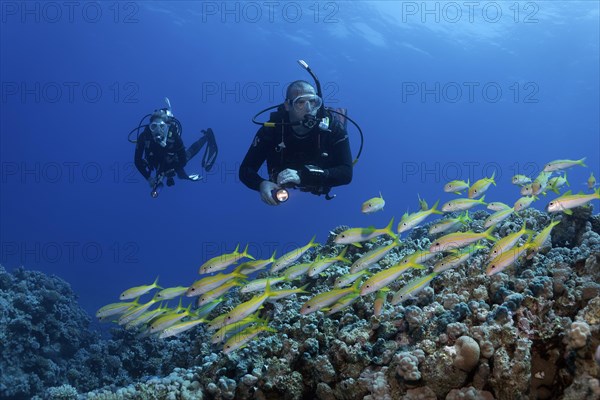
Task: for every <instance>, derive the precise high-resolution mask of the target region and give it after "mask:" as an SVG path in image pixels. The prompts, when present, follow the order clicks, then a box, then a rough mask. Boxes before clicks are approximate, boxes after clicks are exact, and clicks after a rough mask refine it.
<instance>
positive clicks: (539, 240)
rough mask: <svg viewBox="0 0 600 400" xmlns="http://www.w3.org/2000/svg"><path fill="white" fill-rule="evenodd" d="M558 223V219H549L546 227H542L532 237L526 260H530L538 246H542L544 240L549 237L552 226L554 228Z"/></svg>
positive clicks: (536, 251)
mask: <svg viewBox="0 0 600 400" xmlns="http://www.w3.org/2000/svg"><path fill="white" fill-rule="evenodd" d="M558 224H560V221H551V222H550V224H549V225H548V226H547V227H545V228H544V229H542V231H541V232H540V233H538V234H537V235H536V236H535V237H534V238H533V240H532V241H531V247H530V248H531V253H529V254H527V259H528V260H531V259H532V258H533V256H535V255H536V254H537V253H538V252H539V251H540V248H542V246H543V245H544V243H545V242H546V240H548V237H550V232H552V228H554V227H555V226H556V225H558Z"/></svg>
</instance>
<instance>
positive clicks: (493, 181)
mask: <svg viewBox="0 0 600 400" xmlns="http://www.w3.org/2000/svg"><path fill="white" fill-rule="evenodd" d="M495 177H496V170H494V172H492V177H491V178H490V181H491V182H492V184H493V185H494V186H496V181H495V180H494V178H495Z"/></svg>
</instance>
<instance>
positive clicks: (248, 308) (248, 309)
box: [208, 283, 273, 329]
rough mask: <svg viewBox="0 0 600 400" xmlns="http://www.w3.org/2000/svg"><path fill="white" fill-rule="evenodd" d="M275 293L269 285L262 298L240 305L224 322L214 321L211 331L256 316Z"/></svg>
mask: <svg viewBox="0 0 600 400" xmlns="http://www.w3.org/2000/svg"><path fill="white" fill-rule="evenodd" d="M272 294H273V292H272V291H271V285H270V284H269V283H267V287H266V288H265V292H264V293H263V294H261V295H260V296H254V297H253V298H251V299H250V300H248V301H246V302H244V303H241V304H238V305H237V306H236V307H235V308H234V309H233V310H231V311H229V312H228V313H227V314H225V316H224V317H223V319H222V320H219V321H217V320H216V319H215V320H212V321H211V322H210V324H209V325H208V326H209V327H210V328H211V329H218V328H222V327H223V326H225V325H229V324H233V323H235V322H238V321H241V320H242V319H244V318H246V317H247V316H248V315H250V314H254V313H255V312H256V311H257V310H258V309H259V308H261V307H262V305H263V304H264V302H265V301H266V300H267V299H268V298H269V296H271V295H272Z"/></svg>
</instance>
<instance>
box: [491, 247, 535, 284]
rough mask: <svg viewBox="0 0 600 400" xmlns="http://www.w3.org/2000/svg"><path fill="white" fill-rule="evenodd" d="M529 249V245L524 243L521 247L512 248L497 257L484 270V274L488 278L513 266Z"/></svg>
mask: <svg viewBox="0 0 600 400" xmlns="http://www.w3.org/2000/svg"><path fill="white" fill-rule="evenodd" d="M530 248H531V243H525V244H524V245H523V246H521V247H513V248H512V249H510V250H508V251H505V252H504V253H502V254H500V255H499V256H498V257H496V258H494V259H493V260H492V261H490V263H489V264H488V266H487V267H486V269H485V273H486V274H487V275H488V276H491V275H494V274H497V273H498V272H501V271H504V269H506V268H508V267H510V266H511V265H513V264H514V263H515V262H516V261H517V260H518V259H519V257H521V256H522V255H523V253H525V252H526V251H527V250H528V249H530Z"/></svg>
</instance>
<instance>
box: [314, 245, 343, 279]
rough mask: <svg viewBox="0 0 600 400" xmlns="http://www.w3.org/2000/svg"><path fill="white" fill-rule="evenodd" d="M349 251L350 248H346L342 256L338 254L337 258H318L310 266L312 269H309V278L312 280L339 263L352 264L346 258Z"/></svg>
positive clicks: (341, 253)
mask: <svg viewBox="0 0 600 400" xmlns="http://www.w3.org/2000/svg"><path fill="white" fill-rule="evenodd" d="M347 250H348V248H347V247H344V249H343V250H342V251H341V252H340V254H338V255H337V256H335V257H327V258H318V259H317V260H315V261H314V262H313V263H312V264H311V265H310V268H309V269H308V276H310V277H311V278H312V277H314V276H316V275H318V274H320V273H321V272H323V271H325V269H327V268H329V267H330V266H331V265H333V264H335V263H336V262H338V261H340V262H343V263H347V264H350V262H351V261H350V260H348V259H347V258H345V255H346V251H347Z"/></svg>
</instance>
